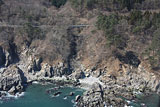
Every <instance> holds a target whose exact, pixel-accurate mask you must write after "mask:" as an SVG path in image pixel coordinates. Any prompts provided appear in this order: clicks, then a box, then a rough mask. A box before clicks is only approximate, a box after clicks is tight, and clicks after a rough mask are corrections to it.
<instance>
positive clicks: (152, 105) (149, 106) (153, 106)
mask: <svg viewBox="0 0 160 107" xmlns="http://www.w3.org/2000/svg"><path fill="white" fill-rule="evenodd" d="M159 102H160V96H159V95H158V94H151V95H148V96H143V95H140V96H139V99H138V101H136V102H134V101H132V102H131V103H130V105H131V106H132V107H160V103H159Z"/></svg>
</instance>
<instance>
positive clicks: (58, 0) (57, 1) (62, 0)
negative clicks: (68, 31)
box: [50, 0, 67, 8]
mask: <svg viewBox="0 0 160 107" xmlns="http://www.w3.org/2000/svg"><path fill="white" fill-rule="evenodd" d="M50 2H51V3H52V5H54V6H55V7H57V8H60V7H61V6H63V5H65V4H66V2H67V0H50Z"/></svg>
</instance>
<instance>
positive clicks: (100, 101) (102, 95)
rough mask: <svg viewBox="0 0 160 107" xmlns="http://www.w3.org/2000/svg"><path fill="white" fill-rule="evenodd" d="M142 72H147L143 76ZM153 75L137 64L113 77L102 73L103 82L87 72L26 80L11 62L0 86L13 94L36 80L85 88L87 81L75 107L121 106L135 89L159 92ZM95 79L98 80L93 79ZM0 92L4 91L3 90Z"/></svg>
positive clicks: (135, 91) (129, 99)
mask: <svg viewBox="0 0 160 107" xmlns="http://www.w3.org/2000/svg"><path fill="white" fill-rule="evenodd" d="M146 74H147V75H146ZM144 75H146V77H145V76H144ZM148 76H149V77H150V79H151V78H152V80H150V79H148V78H147V77H148ZM152 76H153V77H154V75H153V74H151V73H147V72H145V71H144V69H142V67H141V66H139V70H138V71H132V72H128V73H126V74H125V75H124V76H123V77H112V76H110V75H108V77H105V78H107V81H105V82H102V81H103V78H93V77H90V76H89V77H85V78H84V79H82V78H79V79H78V78H77V79H76V78H73V77H72V76H68V77H67V76H63V77H52V78H48V77H41V78H39V80H37V79H36V80H32V81H29V82H27V81H26V78H25V77H24V75H22V71H21V70H20V69H19V68H17V67H16V66H12V67H8V68H7V70H6V69H3V70H2V69H1V81H0V83H1V88H0V89H1V91H7V92H8V93H10V94H12V95H16V93H21V92H23V91H25V88H26V86H25V84H28V85H29V84H32V83H34V82H36V81H37V82H39V83H40V84H42V85H46V84H48V83H50V84H55V85H57V86H73V87H79V88H84V89H85V88H86V85H87V87H89V88H88V90H86V92H85V93H84V94H83V96H76V99H75V101H76V102H77V103H76V104H77V106H78V107H84V106H86V107H101V106H111V105H112V106H117V105H119V107H124V106H125V105H128V106H129V105H130V103H129V102H128V101H136V100H137V95H138V93H142V94H143V95H149V94H151V93H154V92H157V93H159V89H158V88H157V87H158V84H157V86H156V87H155V84H154V83H155V81H156V79H155V80H154V79H153V77H152ZM86 78H91V80H92V81H94V82H93V83H91V82H90V81H87V79H86ZM85 79H86V80H85ZM95 79H98V80H100V81H95ZM147 79H148V80H147ZM82 80H85V81H86V82H85V83H86V84H85V83H84V82H82ZM100 82H102V83H103V84H102V83H100ZM87 83H88V84H87ZM154 87H155V88H154ZM55 94H56V93H55ZM1 96H4V95H3V94H2V95H1Z"/></svg>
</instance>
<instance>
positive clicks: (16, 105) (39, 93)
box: [0, 84, 84, 107]
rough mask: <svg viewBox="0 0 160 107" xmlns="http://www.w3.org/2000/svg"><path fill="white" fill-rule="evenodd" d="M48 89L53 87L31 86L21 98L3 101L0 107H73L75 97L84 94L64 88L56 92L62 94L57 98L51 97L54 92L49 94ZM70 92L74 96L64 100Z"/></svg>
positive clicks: (74, 89)
mask: <svg viewBox="0 0 160 107" xmlns="http://www.w3.org/2000/svg"><path fill="white" fill-rule="evenodd" d="M49 88H54V86H52V85H47V86H43V85H40V84H34V85H31V86H29V87H28V88H27V90H26V92H25V94H24V96H23V97H20V98H18V99H15V100H8V101H4V102H3V103H1V104H0V107H73V106H74V103H73V101H74V99H75V97H76V95H82V93H83V92H84V90H82V89H77V88H70V87H65V88H62V89H59V90H58V91H60V92H62V94H60V95H59V96H57V97H52V95H53V93H54V92H53V93H51V94H48V93H47V92H46V90H47V89H49ZM55 92H56V91H55ZM70 92H74V93H75V95H74V96H68V97H67V99H64V96H65V95H68V94H69V93H70Z"/></svg>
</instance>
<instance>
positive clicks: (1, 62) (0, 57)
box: [0, 47, 5, 66]
mask: <svg viewBox="0 0 160 107" xmlns="http://www.w3.org/2000/svg"><path fill="white" fill-rule="evenodd" d="M4 64H5V54H4V52H3V49H2V47H0V66H2V65H4Z"/></svg>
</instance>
